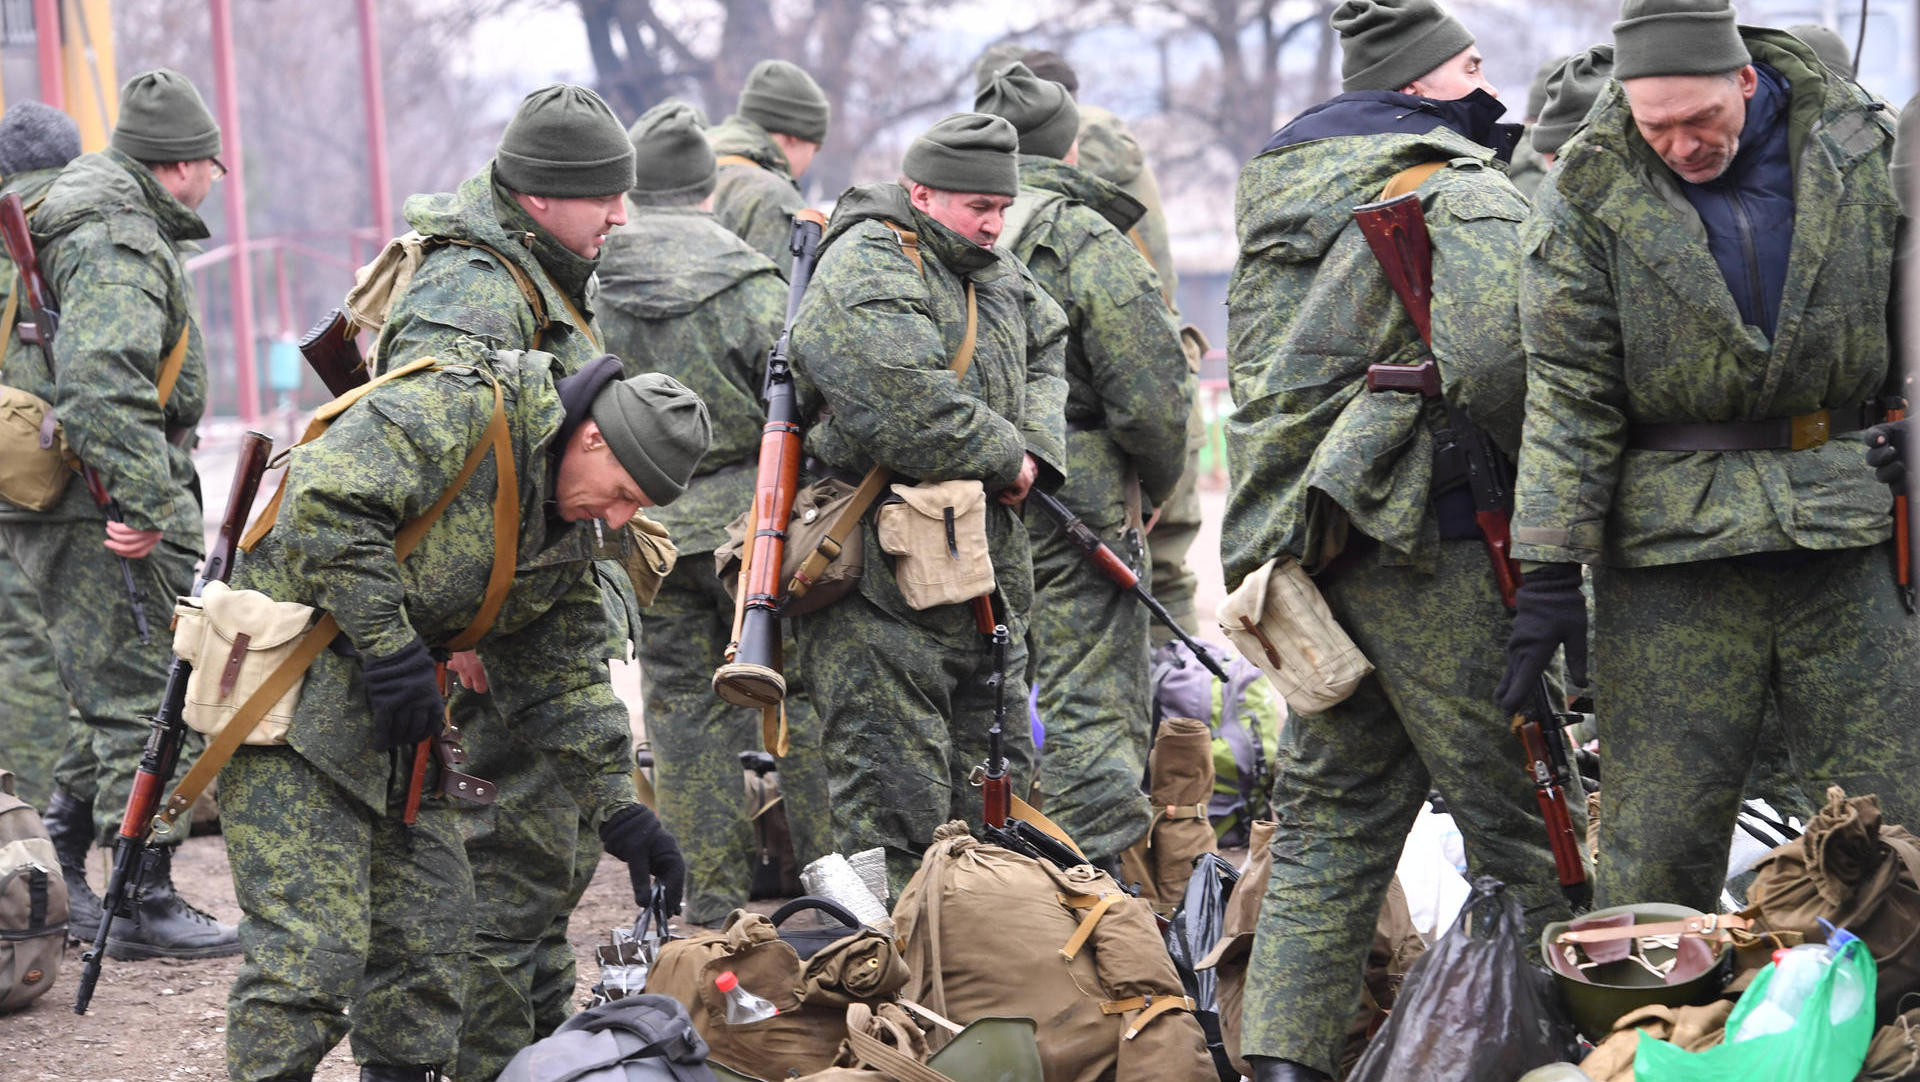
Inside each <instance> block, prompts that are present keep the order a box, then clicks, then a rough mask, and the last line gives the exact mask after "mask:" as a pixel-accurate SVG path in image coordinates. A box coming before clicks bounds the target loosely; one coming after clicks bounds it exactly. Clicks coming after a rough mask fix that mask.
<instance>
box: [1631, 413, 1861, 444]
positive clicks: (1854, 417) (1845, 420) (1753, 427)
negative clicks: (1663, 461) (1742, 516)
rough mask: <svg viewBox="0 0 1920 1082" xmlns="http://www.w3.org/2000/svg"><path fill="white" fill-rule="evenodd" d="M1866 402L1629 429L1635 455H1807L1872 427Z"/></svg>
mask: <svg viewBox="0 0 1920 1082" xmlns="http://www.w3.org/2000/svg"><path fill="white" fill-rule="evenodd" d="M1876 412H1877V411H1876V410H1874V408H1873V407H1872V406H1871V405H1870V404H1868V403H1865V402H1862V403H1859V404H1857V405H1852V406H1842V407H1840V408H1838V409H1831V410H1814V411H1813V412H1812V413H1802V414H1799V415H1797V416H1793V417H1769V418H1767V419H1766V420H1764V421H1701V422H1692V421H1678V422H1668V423H1661V424H1637V425H1629V426H1627V446H1628V447H1630V448H1632V449H1634V450H1636V451H1806V450H1810V449H1812V448H1815V447H1818V446H1820V445H1821V444H1823V443H1825V442H1827V440H1829V439H1831V438H1832V437H1834V436H1838V435H1840V434H1841V433H1844V432H1858V431H1860V430H1861V429H1863V428H1866V427H1867V426H1869V425H1872V424H1874V423H1875V420H1876V418H1875V414H1876Z"/></svg>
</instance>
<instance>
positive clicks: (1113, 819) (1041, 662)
mask: <svg viewBox="0 0 1920 1082" xmlns="http://www.w3.org/2000/svg"><path fill="white" fill-rule="evenodd" d="M1020 183H1021V191H1020V200H1021V201H1022V202H1023V203H1026V204H1027V206H1028V207H1030V208H1032V210H1031V216H1030V217H1027V218H1026V219H1025V225H1024V227H1023V228H1022V229H1021V231H1020V235H1019V236H1018V237H1013V238H1009V237H1005V236H1003V237H1002V238H1001V243H1002V246H1004V247H1009V248H1010V249H1011V250H1012V252H1013V254H1014V255H1016V256H1018V257H1019V258H1020V259H1021V261H1022V262H1024V263H1025V264H1026V265H1027V269H1028V271H1030V272H1031V273H1032V274H1033V277H1034V280H1035V281H1037V282H1039V283H1040V286H1041V288H1042V289H1044V290H1046V291H1047V294H1048V295H1049V296H1051V297H1052V298H1053V299H1054V301H1055V302H1057V303H1058V304H1059V305H1060V307H1061V309H1062V310H1063V311H1064V312H1065V313H1066V316H1067V326H1068V334H1067V342H1066V368H1065V370H1066V377H1067V406H1066V421H1067V469H1066V474H1067V476H1066V480H1065V482H1064V483H1063V484H1062V485H1061V487H1060V491H1059V493H1058V495H1059V497H1060V500H1061V502H1062V503H1065V504H1066V505H1067V506H1068V507H1069V508H1071V509H1072V510H1074V511H1075V512H1076V513H1077V514H1079V515H1080V517H1081V518H1082V519H1083V520H1084V521H1085V522H1086V523H1087V525H1088V527H1089V528H1091V529H1092V530H1093V531H1094V532H1095V533H1096V534H1098V535H1099V536H1100V537H1101V539H1102V540H1105V541H1106V542H1107V544H1108V545H1109V547H1111V548H1112V549H1113V550H1114V551H1115V552H1119V553H1128V554H1129V555H1131V556H1132V557H1133V558H1134V559H1135V560H1136V565H1135V571H1136V572H1140V571H1145V570H1146V566H1145V564H1146V562H1147V561H1146V559H1145V553H1144V551H1143V550H1141V547H1140V546H1141V545H1142V544H1143V542H1142V540H1141V538H1140V535H1139V533H1138V532H1137V531H1138V530H1139V529H1140V526H1141V523H1140V521H1139V497H1140V490H1142V489H1144V494H1145V496H1146V497H1147V498H1148V499H1149V500H1153V501H1156V502H1157V501H1159V500H1163V499H1165V498H1166V496H1167V494H1168V492H1169V491H1170V490H1171V489H1172V488H1173V486H1174V483H1175V482H1176V481H1178V480H1179V478H1180V474H1181V470H1182V467H1183V466H1184V465H1185V463H1186V443H1187V413H1188V410H1189V408H1190V407H1191V405H1192V402H1193V392H1194V380H1193V373H1192V372H1191V370H1189V369H1188V367H1187V358H1186V354H1185V353H1184V352H1183V351H1182V350H1181V348H1180V330H1179V328H1178V327H1177V326H1176V325H1175V324H1174V321H1173V313H1171V312H1170V311H1168V310H1167V306H1166V304H1165V302H1163V301H1162V300H1161V299H1160V295H1159V292H1158V284H1159V283H1158V280H1157V279H1156V278H1155V277H1154V274H1153V267H1152V266H1151V265H1150V264H1149V263H1148V262H1147V261H1146V258H1145V257H1144V256H1142V255H1141V254H1140V252H1139V250H1138V249H1136V248H1135V247H1134V246H1133V243H1132V242H1131V241H1129V240H1128V239H1127V237H1126V234H1125V232H1124V231H1125V230H1127V229H1130V228H1132V227H1133V225H1134V223H1135V222H1136V221H1138V220H1139V217H1140V214H1141V207H1140V204H1139V202H1138V201H1137V200H1135V199H1133V198H1132V197H1131V196H1128V195H1127V194H1126V193H1124V192H1122V191H1120V190H1119V189H1118V188H1116V187H1114V186H1113V185H1111V184H1109V183H1107V182H1106V181H1103V180H1101V179H1100V178H1098V177H1095V176H1093V175H1092V174H1091V173H1088V172H1086V171H1084V170H1082V169H1079V168H1076V167H1074V166H1071V165H1067V164H1065V163H1063V162H1061V161H1058V160H1056V159H1053V158H1045V157H1036V156H1033V155H1023V156H1022V157H1021V158H1020ZM1023 209H1025V208H1023ZM1130 490H1132V491H1133V493H1134V495H1133V499H1132V503H1133V508H1132V514H1131V515H1130V514H1129V508H1128V504H1129V498H1128V496H1129V491H1130ZM1130 520H1131V521H1130ZM1027 528H1028V530H1029V532H1030V534H1031V537H1032V543H1033V573H1034V589H1035V601H1034V609H1033V615H1032V618H1031V620H1030V622H1029V624H1028V631H1029V633H1030V634H1031V636H1032V640H1031V643H1030V645H1029V649H1030V651H1031V652H1032V654H1033V656H1034V660H1035V662H1036V676H1035V679H1036V681H1037V682H1038V684H1039V687H1040V702H1039V708H1040V717H1041V719H1042V721H1043V722H1044V723H1045V724H1046V727H1047V740H1046V748H1045V751H1044V762H1043V770H1042V787H1043V790H1044V791H1045V794H1046V808H1047V814H1048V816H1049V817H1050V818H1052V819H1053V820H1054V822H1056V823H1058V824H1059V825H1060V827H1061V828H1062V829H1064V830H1065V831H1066V832H1067V833H1068V835H1070V836H1071V837H1072V838H1073V839H1074V840H1075V841H1076V842H1078V843H1079V844H1080V847H1081V848H1082V849H1083V850H1085V851H1086V852H1087V853H1088V854H1090V855H1093V856H1095V857H1096V858H1114V857H1118V855H1119V853H1120V851H1121V850H1123V849H1125V848H1127V847H1128V846H1129V845H1132V844H1133V843H1134V842H1136V841H1138V840H1140V838H1141V837H1142V836H1143V835H1145V834H1146V832H1147V828H1148V826H1149V825H1151V823H1152V810H1151V808H1150V807H1149V806H1148V802H1147V797H1146V794H1145V793H1143V792H1142V791H1141V790H1140V779H1141V777H1142V776H1143V775H1144V772H1145V768H1146V755H1147V740H1148V728H1149V725H1150V723H1151V715H1150V711H1149V707H1150V704H1151V700H1152V689H1151V687H1150V686H1149V684H1150V681H1149V679H1148V658H1147V651H1148V636H1147V622H1148V617H1147V612H1146V609H1145V608H1144V607H1143V606H1142V605H1140V603H1139V602H1138V601H1136V600H1135V599H1134V598H1133V596H1132V595H1131V594H1130V593H1129V592H1127V591H1123V590H1121V589H1120V588H1119V587H1118V586H1116V585H1114V583H1113V582H1112V580H1110V579H1108V578H1107V577H1106V576H1105V575H1103V574H1101V573H1100V571H1099V570H1098V569H1097V568H1095V567H1094V566H1093V564H1092V563H1091V562H1089V561H1088V559H1087V557H1086V554H1085V553H1083V552H1081V551H1080V548H1079V546H1077V545H1075V544H1073V543H1072V542H1071V541H1070V540H1068V538H1067V536H1066V533H1065V532H1064V531H1063V530H1061V529H1060V528H1059V527H1057V526H1056V525H1055V524H1054V522H1053V520H1052V519H1050V518H1048V517H1046V516H1045V515H1044V514H1040V513H1038V512H1033V513H1030V514H1029V515H1028V516H1027Z"/></svg>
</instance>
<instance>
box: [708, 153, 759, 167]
mask: <svg viewBox="0 0 1920 1082" xmlns="http://www.w3.org/2000/svg"><path fill="white" fill-rule="evenodd" d="M728 165H751V166H753V167H754V168H755V169H758V168H760V163H759V162H756V161H754V160H753V159H752V158H749V157H747V156H746V155H745V154H722V155H720V156H719V157H717V158H715V159H713V167H714V168H715V169H719V168H721V167H723V166H728Z"/></svg>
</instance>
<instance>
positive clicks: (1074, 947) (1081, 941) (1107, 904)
mask: <svg viewBox="0 0 1920 1082" xmlns="http://www.w3.org/2000/svg"><path fill="white" fill-rule="evenodd" d="M1086 897H1087V895H1084V894H1078V895H1074V896H1073V897H1072V898H1069V897H1067V896H1065V895H1061V896H1060V901H1061V903H1062V904H1064V905H1066V906H1067V908H1069V909H1078V908H1081V907H1080V906H1077V905H1075V904H1074V903H1075V902H1076V901H1079V900H1080V899H1083V898H1086ZM1124 897H1126V895H1124V894H1122V893H1120V892H1119V891H1117V890H1116V891H1113V892H1111V893H1108V894H1102V895H1100V897H1099V898H1098V899H1096V900H1094V902H1093V904H1092V905H1090V906H1087V907H1086V910H1087V915H1086V916H1084V917H1081V918H1080V927H1078V928H1075V929H1074V930H1073V935H1072V936H1070V937H1068V939H1067V943H1066V946H1063V947H1061V948H1060V957H1062V958H1065V959H1066V960H1067V961H1069V962H1071V961H1073V959H1074V956H1076V955H1078V954H1079V953H1080V948H1082V947H1084V946H1086V945H1087V940H1088V939H1091V938H1092V937H1093V929H1094V927H1095V926H1097V925H1098V924H1099V923H1100V918H1101V917H1104V916H1106V915H1107V910H1109V909H1112V908H1113V904H1114V903H1115V902H1117V901H1119V900H1120V899H1122V898H1124Z"/></svg>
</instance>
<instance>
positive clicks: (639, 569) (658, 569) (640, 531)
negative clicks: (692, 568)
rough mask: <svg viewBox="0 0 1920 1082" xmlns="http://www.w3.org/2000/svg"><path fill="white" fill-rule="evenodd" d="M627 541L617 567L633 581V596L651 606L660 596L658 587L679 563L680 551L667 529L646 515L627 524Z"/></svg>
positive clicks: (637, 517) (638, 516)
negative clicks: (625, 572)
mask: <svg viewBox="0 0 1920 1082" xmlns="http://www.w3.org/2000/svg"><path fill="white" fill-rule="evenodd" d="M627 542H628V543H627V546H626V551H625V552H624V553H623V554H622V555H621V558H620V564H621V566H622V567H625V568H626V569H627V578H629V579H631V580H632V581H633V595H634V597H635V598H637V599H638V600H639V602H640V604H642V605H651V604H653V599H654V598H656V597H658V596H659V595H660V584H661V583H664V582H666V581H667V576H668V575H670V574H672V573H673V565H674V564H675V563H677V562H679V560H680V550H679V548H677V547H676V546H675V545H674V543H673V535H671V534H669V533H668V532H667V528H666V527H665V526H662V525H661V524H660V523H658V522H655V521H654V520H652V519H650V518H648V517H647V516H645V515H635V516H633V518H632V520H631V521H629V522H628V523H627Z"/></svg>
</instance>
